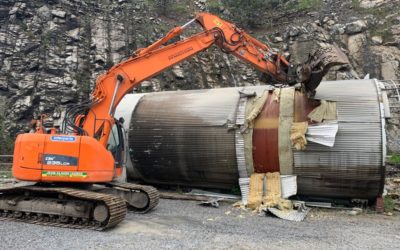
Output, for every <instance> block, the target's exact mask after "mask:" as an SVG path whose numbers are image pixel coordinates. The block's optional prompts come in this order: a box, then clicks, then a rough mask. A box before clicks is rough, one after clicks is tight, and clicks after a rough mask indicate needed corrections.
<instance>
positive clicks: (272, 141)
mask: <svg viewBox="0 0 400 250" xmlns="http://www.w3.org/2000/svg"><path fill="white" fill-rule="evenodd" d="M278 126H279V102H277V101H275V100H274V94H273V93H269V95H268V99H267V101H266V102H265V105H264V108H263V110H262V111H261V113H260V114H259V115H258V117H257V118H256V120H255V123H254V129H253V161H254V171H255V172H256V173H267V172H277V171H279V155H278Z"/></svg>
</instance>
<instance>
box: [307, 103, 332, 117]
mask: <svg viewBox="0 0 400 250" xmlns="http://www.w3.org/2000/svg"><path fill="white" fill-rule="evenodd" d="M308 118H310V120H312V121H315V122H322V121H323V120H337V111H336V102H332V101H325V100H321V104H320V105H319V106H318V107H316V108H315V109H314V110H313V111H311V112H310V114H308Z"/></svg>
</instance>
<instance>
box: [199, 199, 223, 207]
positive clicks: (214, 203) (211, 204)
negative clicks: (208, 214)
mask: <svg viewBox="0 0 400 250" xmlns="http://www.w3.org/2000/svg"><path fill="white" fill-rule="evenodd" d="M222 200H224V198H218V199H212V200H208V201H202V202H200V203H199V205H202V206H206V207H215V208H219V201H222Z"/></svg>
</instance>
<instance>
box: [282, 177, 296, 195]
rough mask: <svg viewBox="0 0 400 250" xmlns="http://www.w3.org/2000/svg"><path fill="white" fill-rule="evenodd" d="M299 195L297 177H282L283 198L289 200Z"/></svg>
mask: <svg viewBox="0 0 400 250" xmlns="http://www.w3.org/2000/svg"><path fill="white" fill-rule="evenodd" d="M296 194H297V177H296V176H295V175H281V197H282V198H284V199H285V198H289V197H290V196H293V195H296Z"/></svg>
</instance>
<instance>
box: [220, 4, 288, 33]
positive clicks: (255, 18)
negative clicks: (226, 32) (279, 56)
mask: <svg viewBox="0 0 400 250" xmlns="http://www.w3.org/2000/svg"><path fill="white" fill-rule="evenodd" d="M222 2H223V4H224V5H225V7H227V8H228V9H229V10H230V12H231V13H232V16H233V18H234V19H235V21H236V22H238V23H240V24H241V25H242V26H245V27H250V28H255V27H257V26H260V25H262V24H263V22H264V20H263V14H264V12H265V11H266V10H267V9H271V8H276V7H277V6H278V5H279V4H280V3H282V2H284V0H270V1H266V0H222Z"/></svg>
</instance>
